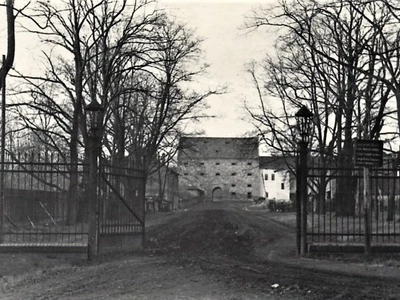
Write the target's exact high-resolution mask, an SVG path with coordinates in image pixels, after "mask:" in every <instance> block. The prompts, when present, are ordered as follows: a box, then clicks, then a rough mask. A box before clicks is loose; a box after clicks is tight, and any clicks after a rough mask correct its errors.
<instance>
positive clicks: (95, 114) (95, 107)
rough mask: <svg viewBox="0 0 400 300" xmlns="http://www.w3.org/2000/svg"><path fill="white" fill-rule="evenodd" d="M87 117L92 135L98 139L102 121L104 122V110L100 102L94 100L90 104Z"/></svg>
mask: <svg viewBox="0 0 400 300" xmlns="http://www.w3.org/2000/svg"><path fill="white" fill-rule="evenodd" d="M85 111H86V116H87V120H89V122H90V131H91V134H92V135H93V137H94V138H97V136H96V135H97V133H98V131H99V129H100V128H101V125H102V121H103V111H104V108H103V106H101V105H100V103H99V102H97V100H96V99H94V100H93V101H92V102H90V103H89V104H88V105H87V106H86V108H85Z"/></svg>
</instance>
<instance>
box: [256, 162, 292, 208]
mask: <svg viewBox="0 0 400 300" xmlns="http://www.w3.org/2000/svg"><path fill="white" fill-rule="evenodd" d="M288 165H289V166H292V167H294V161H293V159H290V158H284V157H281V156H261V157H260V173H261V181H262V183H261V189H262V192H261V194H263V196H262V197H264V198H265V199H268V200H274V201H276V202H287V203H289V202H290V201H293V200H294V197H295V193H296V184H295V182H296V181H295V177H294V175H293V173H292V172H291V171H290V169H289V167H288Z"/></svg>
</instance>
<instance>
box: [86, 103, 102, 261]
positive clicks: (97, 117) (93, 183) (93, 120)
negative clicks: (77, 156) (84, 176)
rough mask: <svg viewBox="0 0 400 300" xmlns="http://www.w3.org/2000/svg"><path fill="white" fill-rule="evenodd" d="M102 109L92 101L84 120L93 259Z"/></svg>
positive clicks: (90, 256) (90, 238)
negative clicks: (85, 123) (87, 136)
mask: <svg viewBox="0 0 400 300" xmlns="http://www.w3.org/2000/svg"><path fill="white" fill-rule="evenodd" d="M103 111H104V108H103V107H102V106H101V105H100V104H99V102H97V101H96V99H94V100H93V101H92V102H90V103H89V104H88V105H87V106H86V108H85V112H86V118H87V120H88V121H89V122H90V123H89V124H90V127H89V140H88V142H89V152H88V153H89V177H90V181H89V212H88V213H89V218H88V219H89V236H88V246H89V251H88V256H89V259H93V258H95V257H96V256H97V254H98V236H99V232H98V219H99V205H98V199H97V173H98V170H97V169H98V163H97V160H98V156H99V153H98V152H99V151H98V150H99V149H100V145H99V144H100V137H101V136H100V132H101V127H102V121H103Z"/></svg>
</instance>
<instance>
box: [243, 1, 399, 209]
mask: <svg viewBox="0 0 400 300" xmlns="http://www.w3.org/2000/svg"><path fill="white" fill-rule="evenodd" d="M350 2H351V1H350ZM354 5H355V4H354V3H353V4H350V3H349V1H338V2H335V3H334V4H327V3H323V2H321V3H320V2H318V1H306V2H304V1H293V2H291V3H289V2H287V1H280V3H279V5H278V6H277V7H276V9H275V10H274V9H270V10H268V11H262V12H261V13H260V12H255V14H254V15H253V18H252V19H251V21H250V23H249V24H248V25H249V26H250V27H259V26H264V25H266V26H272V27H274V28H279V29H281V37H280V39H279V40H278V43H277V46H276V53H277V54H276V56H273V57H270V58H268V59H267V60H266V63H265V68H264V70H265V75H264V76H266V80H265V83H264V86H262V85H261V84H260V82H259V79H258V78H257V76H256V75H255V73H254V72H253V71H252V72H251V73H252V76H253V80H254V81H255V83H256V87H257V89H258V91H259V95H260V96H262V98H261V97H260V99H261V101H262V104H261V112H262V113H261V114H258V113H255V112H251V115H252V117H253V119H255V120H256V121H257V122H259V124H262V127H259V128H260V129H261V130H260V132H262V133H267V135H264V136H266V137H267V138H266V141H267V144H268V145H271V146H272V147H274V148H275V150H276V151H279V152H281V153H288V152H293V151H294V149H295V144H294V143H293V141H294V140H295V132H294V130H293V126H294V124H293V121H292V119H291V117H292V116H293V115H294V113H295V112H296V110H297V109H298V108H299V107H300V105H302V104H304V103H308V106H309V107H310V109H311V110H312V111H313V113H314V125H315V131H314V135H313V140H312V146H313V147H312V148H313V150H315V151H316V152H317V153H318V156H319V157H320V159H321V163H322V164H324V163H328V162H329V160H327V159H326V158H327V157H328V156H332V155H333V154H339V155H344V156H346V157H349V158H351V157H352V154H353V138H355V137H357V136H358V137H361V135H362V136H363V137H364V138H377V137H379V136H381V135H382V127H383V121H384V117H387V116H389V115H390V114H392V113H393V110H390V109H388V106H387V104H388V101H389V100H390V98H391V97H392V96H393V94H392V93H391V91H390V89H389V88H388V86H387V85H386V84H384V83H383V82H382V81H381V80H379V78H380V77H385V76H386V74H387V73H388V71H387V70H385V68H376V66H377V65H382V64H381V63H380V60H379V57H378V55H377V51H378V50H377V49H379V48H378V47H381V45H382V44H381V43H380V42H379V39H378V36H379V35H378V33H377V32H376V30H375V29H374V28H373V27H371V26H368V21H367V20H365V16H364V15H363V14H361V13H359V11H367V10H368V11H369V13H370V14H373V13H375V14H376V15H375V17H376V18H377V19H379V20H381V22H382V24H386V23H385V22H388V21H389V19H388V18H387V17H386V15H385V14H381V13H378V10H373V9H372V8H371V7H370V6H369V4H365V3H359V4H358V6H357V9H356V8H355V7H354ZM264 88H265V89H264ZM264 90H265V91H266V92H267V95H268V96H273V97H275V98H274V99H278V101H279V102H280V103H281V104H280V105H279V106H277V105H275V106H274V105H271V104H269V103H267V101H266V100H265V99H263V98H264V97H263V96H264ZM270 103H271V102H270ZM268 105H269V106H270V107H268ZM264 128H265V129H264ZM288 133H290V134H289V136H288ZM348 162H351V160H348ZM343 184H350V185H352V184H354V183H352V182H349V181H347V182H343ZM325 185H326V181H325V180H324V177H323V176H321V182H320V183H319V184H318V185H317V186H319V189H320V190H319V191H318V194H319V195H320V196H319V198H320V199H321V200H323V198H324V197H325V195H324V194H325V193H324V191H325ZM340 190H341V191H348V190H354V189H351V188H347V189H346V188H343V189H340ZM353 196H354V195H353ZM353 196H350V199H354V197H353ZM346 198H348V197H346ZM337 201H338V203H339V205H338V208H339V210H340V211H338V212H339V213H341V214H352V213H353V212H354V205H348V203H346V204H345V197H344V195H337ZM347 201H348V200H347ZM353 204H354V203H353Z"/></svg>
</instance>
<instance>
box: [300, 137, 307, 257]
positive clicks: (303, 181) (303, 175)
mask: <svg viewBox="0 0 400 300" xmlns="http://www.w3.org/2000/svg"><path fill="white" fill-rule="evenodd" d="M307 144H308V143H307V142H300V199H301V208H302V216H301V223H302V224H301V238H302V242H301V254H302V255H305V254H307V253H308V249H307V201H308V199H307V152H308V151H307V150H308V149H307Z"/></svg>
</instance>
